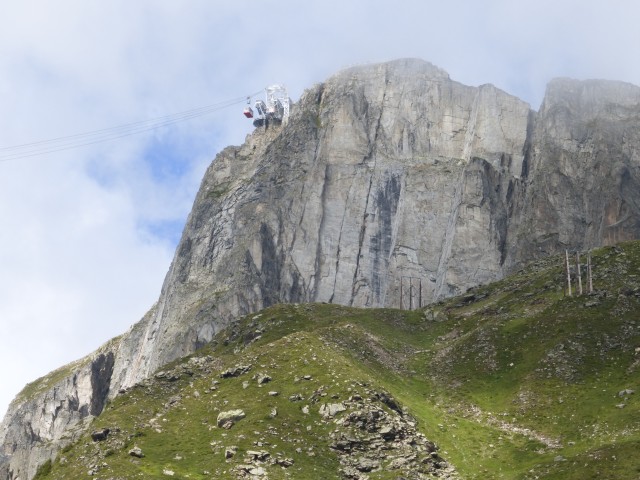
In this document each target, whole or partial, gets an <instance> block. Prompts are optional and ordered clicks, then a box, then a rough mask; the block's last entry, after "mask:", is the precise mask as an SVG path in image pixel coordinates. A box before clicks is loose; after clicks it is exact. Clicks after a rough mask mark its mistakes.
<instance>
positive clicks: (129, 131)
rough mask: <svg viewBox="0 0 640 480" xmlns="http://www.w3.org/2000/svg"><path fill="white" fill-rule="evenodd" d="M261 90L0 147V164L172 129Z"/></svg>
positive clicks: (243, 100) (238, 101) (234, 103)
mask: <svg viewBox="0 0 640 480" xmlns="http://www.w3.org/2000/svg"><path fill="white" fill-rule="evenodd" d="M261 92H262V90H260V91H258V92H256V93H253V94H251V95H243V96H242V97H237V98H233V99H230V100H226V101H223V102H219V103H215V104H211V105H205V106H203V107H198V108H194V109H191V110H185V111H182V112H178V113H174V114H170V115H164V116H161V117H156V118H152V119H148V120H140V121H137V122H131V123H125V124H122V125H117V126H114V127H110V128H103V129H99V130H92V131H88V132H83V133H77V134H75V135H67V136H63V137H56V138H51V139H48V140H40V141H36V142H29V143H23V144H20V145H13V146H9V147H0V162H8V161H10V160H18V159H21V158H27V157H34V156H37V155H44V154H47V153H54V152H60V151H64V150H70V149H73V148H78V147H83V146H86V145H93V144H96V143H102V142H107V141H111V140H117V139H119V138H123V137H128V136H131V135H138V134H140V133H144V132H148V131H151V130H155V129H157V128H160V127H165V126H168V125H173V124H176V123H179V122H184V121H186V120H190V119H192V118H196V117H201V116H203V115H208V114H211V113H213V112H216V111H218V110H222V109H224V108H228V107H230V106H233V105H237V104H239V103H243V102H245V101H246V99H247V97H253V96H256V95H258V94H259V93H261Z"/></svg>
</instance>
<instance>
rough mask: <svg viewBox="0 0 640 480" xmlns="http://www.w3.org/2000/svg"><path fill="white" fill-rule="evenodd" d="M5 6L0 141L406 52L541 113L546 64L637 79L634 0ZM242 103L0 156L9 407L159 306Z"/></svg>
mask: <svg viewBox="0 0 640 480" xmlns="http://www.w3.org/2000/svg"><path fill="white" fill-rule="evenodd" d="M5 3H6V5H3V8H2V15H1V16H0V72H1V74H0V147H3V146H9V145H15V144H20V143H24V142H30V141H34V140H40V139H46V138H51V137H57V136H63V135H69V134H74V133H78V132H84V131H89V130H94V129H99V128H104V127H110V126H114V125H120V124H123V123H128V122H133V121H137V120H144V119H147V118H154V117H158V116H161V115H166V114H169V113H174V112H178V111H182V110H186V109H190V108H195V107H198V106H201V105H206V104H211V103H215V102H219V101H223V100H227V99H230V98H236V97H241V96H242V95H246V94H247V93H251V92H254V91H256V90H259V89H261V88H262V87H264V86H266V85H267V84H269V83H274V82H283V83H286V84H287V85H288V86H289V88H290V92H291V93H292V95H293V96H294V97H297V96H299V95H300V93H301V92H302V90H303V89H304V88H306V87H309V86H311V85H312V84H313V83H315V82H318V81H322V80H324V79H325V78H326V77H327V76H329V75H331V74H333V73H334V72H336V71H337V70H339V69H341V68H343V67H346V66H349V65H352V64H359V63H366V62H373V61H383V60H389V59H393V58H397V57H420V58H424V59H425V60H429V61H431V62H433V63H435V64H436V65H438V66H440V67H442V68H444V69H445V70H447V71H449V73H450V74H451V76H452V78H454V79H456V80H458V81H461V82H463V83H469V84H475V85H477V84H482V83H494V84H495V85H497V86H499V87H500V88H503V89H505V90H507V91H509V92H510V93H513V94H516V95H520V96H522V97H524V98H525V100H527V101H529V102H530V103H531V104H532V106H533V107H534V108H537V106H538V105H539V103H540V101H541V99H542V95H543V92H544V86H545V84H546V82H547V81H548V80H549V79H550V78H551V77H553V76H574V77H578V78H586V77H599V78H613V79H621V80H626V81H629V82H632V83H636V84H640V64H638V63H637V62H635V57H633V49H634V48H636V47H637V46H638V45H640V33H639V32H640V30H639V29H637V28H636V26H635V25H634V24H633V22H634V21H635V19H637V18H639V17H640V4H638V3H637V2H635V1H632V0H629V1H621V0H613V1H611V2H606V3H604V2H599V1H586V0H583V1H577V0H567V1H563V2H557V1H551V0H538V1H535V2H533V1H511V0H492V1H486V2H473V1H465V0H457V1H451V2H441V1H430V0H397V1H394V2H389V1H382V0H353V1H344V0H342V1H337V0H328V1H322V2H320V1H311V2H298V1H293V0H286V1H285V0H280V1H275V0H266V1H262V2H255V1H249V0H240V1H236V2H211V1H208V0H185V1H183V2H175V1H170V0H138V1H135V2H130V1H125V0H112V1H109V2H86V1H82V0H60V1H57V2H49V1H46V0H25V1H21V2H5ZM240 109H241V106H239V107H236V108H230V109H228V110H223V111H220V112H218V113H216V114H213V115H211V116H208V117H203V118H200V119H197V120H193V121H191V122H189V123H185V124H179V125H176V126H173V127H171V128H164V129H161V130H159V131H156V132H154V133H153V134H149V135H141V136H137V137H127V138H123V139H120V140H118V141H116V142H112V143H105V144H99V145H93V146H88V147H84V148H80V149H77V150H68V151H63V152H59V153H55V154H49V155H45V156H41V157H33V158H27V159H21V160H14V161H8V162H0V225H2V229H1V230H0V331H1V332H2V335H1V336H0V365H1V367H0V372H1V376H2V380H3V385H2V389H0V411H2V410H4V408H5V406H6V405H7V403H8V401H9V400H10V398H11V397H13V396H14V395H15V393H17V391H18V390H19V389H20V388H21V387H22V386H23V385H24V383H26V382H27V381H30V380H33V379H34V378H35V377H37V376H39V375H42V374H44V373H46V372H47V371H49V370H51V369H53V368H55V367H57V366H59V365H60V364H62V363H64V362H68V361H70V360H73V359H75V358H78V357H79V356H81V355H83V354H86V353H89V352H90V351H92V350H93V349H94V348H96V347H97V346H98V345H100V344H101V343H103V342H104V341H106V340H107V339H108V338H109V337H111V336H113V335H116V334H118V333H120V332H122V331H124V330H126V328H127V327H128V326H129V325H130V324H132V323H133V322H135V321H136V320H137V319H138V318H139V317H140V316H141V315H142V314H143V313H144V311H145V310H146V309H147V308H148V307H150V306H151V304H152V303H153V302H154V301H155V299H156V298H157V295H158V293H159V289H160V285H161V282H162V280H163V277H164V274H165V272H166V270H167V268H168V266H169V262H170V259H171V256H172V253H173V248H174V242H175V236H176V232H175V225H179V224H181V222H183V221H184V219H185V218H186V215H187V213H188V211H189V208H190V206H191V202H192V201H193V197H194V195H195V191H196V189H197V186H198V184H199V182H200V177H201V175H202V173H203V172H204V169H205V168H206V166H207V164H208V163H209V161H210V160H211V159H212V158H213V156H214V155H215V153H216V152H217V151H218V150H220V149H221V148H222V147H224V146H225V145H226V144H228V143H239V142H241V141H242V140H243V138H244V135H245V134H246V133H247V132H248V131H249V128H250V125H249V124H248V122H245V121H244V118H243V117H242V116H241V114H240ZM1 153H2V151H0V154H1ZM172 226H174V228H173V230H172V228H171V227H172Z"/></svg>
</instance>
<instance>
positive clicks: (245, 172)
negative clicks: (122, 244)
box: [0, 60, 640, 478]
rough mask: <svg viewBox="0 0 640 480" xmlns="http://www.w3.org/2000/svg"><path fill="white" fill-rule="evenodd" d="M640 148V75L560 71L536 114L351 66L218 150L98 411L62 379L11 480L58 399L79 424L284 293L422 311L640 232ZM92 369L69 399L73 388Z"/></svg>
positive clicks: (33, 422) (10, 449) (427, 68)
mask: <svg viewBox="0 0 640 480" xmlns="http://www.w3.org/2000/svg"><path fill="white" fill-rule="evenodd" d="M639 152H640V89H639V88H638V87H635V86H632V85H627V84H621V83H616V82H604V81H587V82H578V81H573V80H555V81H553V82H551V84H550V85H549V88H548V91H547V94H546V96H545V100H544V103H543V105H542V108H541V109H540V112H538V113H536V112H534V111H532V110H531V109H530V107H529V105H528V104H526V103H525V102H523V101H521V100H519V99H518V98H516V97H513V96H511V95H509V94H507V93H505V92H503V91H501V90H499V89H497V88H495V87H494V86H491V85H483V86H480V87H469V86H465V85H462V84H460V83H457V82H455V81H452V80H451V79H450V78H449V76H448V75H447V74H446V73H445V72H444V71H442V70H440V69H438V68H437V67H434V66H433V65H431V64H429V63H426V62H423V61H419V60H399V61H395V62H390V63H386V64H381V65H373V66H366V67H357V68H353V69H349V70H345V71H343V72H341V73H339V74H338V75H336V76H334V77H332V78H331V79H329V80H328V81H326V82H325V83H323V84H320V85H316V86H314V87H313V88H311V89H309V90H308V91H307V92H305V94H304V95H303V96H302V98H301V99H300V101H299V102H298V104H297V105H296V106H295V108H293V109H292V114H291V118H290V120H289V122H288V124H287V125H284V126H282V127H279V126H273V125H268V126H267V128H266V129H264V128H260V129H258V130H256V131H255V132H254V133H253V134H252V135H250V136H249V137H248V138H247V141H246V142H245V144H244V145H242V146H240V147H229V148H227V149H225V150H223V151H222V152H221V153H220V154H219V155H218V156H217V157H216V159H215V161H214V162H213V163H212V164H211V166H210V167H209V169H208V171H207V172H206V174H205V177H204V179H203V182H202V185H201V188H200V191H199V192H198V195H197V197H196V200H195V203H194V207H193V210H192V212H191V214H190V216H189V219H188V221H187V225H186V227H185V230H184V233H183V236H182V239H181V241H180V244H179V246H178V248H177V251H176V255H175V258H174V260H173V263H172V265H171V268H170V270H169V272H168V274H167V277H166V279H165V282H164V285H163V288H162V292H161V295H160V299H159V301H158V303H157V305H156V306H154V308H153V309H152V310H151V311H150V312H149V314H148V315H146V316H145V318H143V319H142V320H141V321H140V322H139V323H137V324H136V325H134V326H133V327H132V328H131V330H130V331H129V332H127V333H126V334H125V335H123V336H122V337H121V339H119V340H117V341H115V342H113V344H112V345H111V346H110V347H109V348H110V350H109V351H110V352H112V353H113V357H112V359H111V360H110V362H112V363H110V367H109V369H108V370H109V372H110V375H108V377H109V378H108V379H107V376H106V375H102V374H101V375H98V376H97V377H96V379H95V384H96V385H98V386H97V387H96V388H93V387H92V388H87V389H86V392H87V396H86V397H82V398H86V399H87V400H86V402H85V403H86V405H87V408H86V409H84V410H82V411H81V410H80V409H79V408H76V407H75V404H74V403H73V402H66V403H65V402H62V403H60V402H61V400H60V399H59V397H55V395H56V393H55V390H49V391H46V392H45V391H41V392H38V393H37V394H34V395H32V396H31V397H30V398H29V400H28V402H27V403H18V404H16V403H15V402H14V405H13V406H12V408H11V409H10V411H9V413H8V414H7V417H6V419H5V421H4V423H3V426H2V430H0V442H1V443H2V444H3V445H4V447H3V452H4V454H5V455H7V458H10V459H11V460H10V467H7V466H6V465H7V462H6V461H5V462H4V465H5V467H4V468H5V469H7V468H8V469H9V470H11V471H12V472H13V473H11V474H8V475H9V476H8V478H16V477H17V476H18V475H22V476H23V477H25V478H29V476H30V475H31V473H32V472H33V468H32V467H31V466H30V465H35V464H37V462H38V461H40V460H42V459H43V458H44V457H43V456H42V455H36V457H34V456H33V455H34V453H33V452H34V451H36V450H37V448H40V447H34V446H38V445H41V444H44V442H43V441H42V440H43V439H44V438H45V437H43V436H38V435H31V434H30V433H29V432H31V431H34V432H40V431H46V430H47V428H48V427H46V425H47V421H48V420H46V419H45V417H42V416H39V414H38V415H36V414H35V413H34V412H35V411H37V410H38V411H39V409H41V408H42V405H47V404H48V403H47V402H48V401H49V400H48V399H49V398H56V400H55V401H56V402H58V403H57V405H61V406H60V409H59V412H63V411H64V412H70V413H68V414H67V413H64V414H62V413H61V414H62V415H63V417H64V415H68V416H70V418H73V420H72V421H70V422H67V424H68V425H71V424H73V423H74V422H76V423H77V422H78V421H80V419H81V418H84V417H83V416H85V417H86V416H90V415H93V414H95V413H98V412H99V411H100V409H101V408H102V406H103V404H104V400H105V398H107V397H109V396H113V395H115V394H117V392H118V391H119V390H120V389H122V388H126V387H128V386H131V385H133V384H135V383H136V382H138V381H140V380H142V379H144V378H147V377H149V376H150V375H151V374H152V373H153V372H154V371H155V370H156V369H158V368H159V367H161V366H162V365H164V364H166V363H167V362H169V361H171V360H174V359H176V358H178V357H181V356H183V355H185V354H188V353H190V352H192V351H194V350H195V349H197V348H198V347H199V346H202V345H204V344H205V343H207V342H208V341H209V340H211V338H212V337H213V336H214V335H215V333H217V332H218V331H219V330H220V329H221V328H223V327H224V326H226V325H228V324H229V323H230V322H232V321H234V320H235V319H236V318H238V317H239V316H241V315H244V314H247V313H250V312H255V311H257V310H260V309H262V308H264V307H266V306H269V305H272V304H274V303H279V302H333V303H340V304H344V305H353V306H362V307H377V306H388V307H400V306H403V307H404V308H408V307H409V306H413V307H415V306H417V304H418V303H419V302H422V304H426V303H428V302H430V301H433V300H436V299H439V298H442V297H446V296H450V295H453V294H456V293H459V292H462V291H464V290H466V289H467V288H468V287H471V286H474V285H477V284H480V283H486V282H489V281H492V280H495V279H498V278H500V277H502V276H503V275H504V274H505V273H506V272H507V271H509V270H510V269H512V268H514V267H515V266H516V265H518V264H520V263H521V262H523V261H526V260H529V259H531V258H535V257H537V256H541V255H546V254H549V253H553V252H556V251H558V250H560V249H564V248H588V247H593V246H596V245H601V244H608V243H613V242H616V241H619V240H623V239H629V238H638V237H640V210H639V208H640V203H639V202H640V193H638V192H640V188H638V187H640V171H639V168H640V153H639ZM409 277H412V278H413V279H414V280H409ZM409 282H412V283H411V288H409ZM401 302H402V303H401ZM83 371H84V370H83ZM105 371H106V370H105ZM86 372H87V374H89V373H88V372H89V370H86ZM75 375H77V371H75V370H73V369H72V370H71V371H70V373H69V376H68V377H66V378H65V379H63V380H61V382H62V383H60V388H59V389H58V390H57V392H58V393H57V395H60V394H61V392H64V393H63V394H62V396H63V397H64V398H67V397H69V396H71V397H73V395H74V394H73V392H74V391H75V390H74V388H75V387H74V386H73V385H74V383H73V381H72V380H71V379H72V378H73V377H74V376H75ZM65 382H66V383H65ZM52 395H54V397H51V396H52ZM83 405H84V404H83ZM63 417H61V418H63ZM46 418H49V417H46ZM65 418H66V417H65ZM57 425H58V424H57ZM59 425H60V426H62V425H63V423H59ZM56 428H58V427H55V428H54V429H53V430H51V432H52V433H51V435H52V436H53V437H56V438H58V437H57V435H58V436H59V435H62V432H63V431H65V428H62V427H61V430H56ZM55 432H58V433H55ZM53 437H52V438H53ZM46 438H47V439H49V437H46ZM34 458H37V459H38V460H34ZM27 472H28V473H27ZM0 478H1V477H0Z"/></svg>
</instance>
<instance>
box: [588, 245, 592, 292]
mask: <svg viewBox="0 0 640 480" xmlns="http://www.w3.org/2000/svg"><path fill="white" fill-rule="evenodd" d="M587 278H588V283H589V293H593V278H592V277H591V250H589V251H588V252H587Z"/></svg>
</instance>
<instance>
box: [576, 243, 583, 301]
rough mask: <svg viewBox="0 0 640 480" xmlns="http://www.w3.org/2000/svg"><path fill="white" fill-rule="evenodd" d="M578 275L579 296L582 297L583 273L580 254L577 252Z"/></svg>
mask: <svg viewBox="0 0 640 480" xmlns="http://www.w3.org/2000/svg"><path fill="white" fill-rule="evenodd" d="M576 275H577V276H578V295H582V273H581V272H580V252H576Z"/></svg>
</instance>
